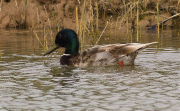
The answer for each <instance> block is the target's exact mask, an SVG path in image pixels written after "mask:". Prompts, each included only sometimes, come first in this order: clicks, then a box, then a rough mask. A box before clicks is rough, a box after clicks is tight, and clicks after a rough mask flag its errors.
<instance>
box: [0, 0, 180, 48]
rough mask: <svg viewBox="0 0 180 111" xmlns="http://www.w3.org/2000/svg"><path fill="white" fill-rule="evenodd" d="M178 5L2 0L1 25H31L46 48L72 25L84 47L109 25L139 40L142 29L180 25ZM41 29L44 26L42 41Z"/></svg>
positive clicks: (174, 1)
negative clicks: (39, 34) (58, 34)
mask: <svg viewBox="0 0 180 111" xmlns="http://www.w3.org/2000/svg"><path fill="white" fill-rule="evenodd" d="M179 5H180V0H170V1H167V0H75V1H71V0H63V1H62V0H46V1H44V0H32V1H28V0H11V1H9V2H5V1H3V0H1V7H2V10H1V14H2V15H1V21H0V22H1V28H9V27H14V28H28V29H29V30H30V32H31V33H32V39H33V40H35V38H36V39H37V40H38V41H39V43H40V44H41V45H42V47H43V48H44V50H46V49H47V48H48V46H49V45H50V44H51V43H52V42H53V41H54V38H55V35H56V33H57V32H58V31H59V30H61V29H63V28H71V29H73V30H75V31H76V33H77V34H78V36H79V41H80V46H81V47H80V50H81V51H82V50H83V49H82V46H83V45H84V41H85V40H88V41H90V43H91V45H97V44H98V42H99V40H100V39H101V36H102V35H103V33H105V32H106V28H109V30H110V35H111V33H113V34H114V35H116V36H117V35H120V32H121V31H122V30H125V31H126V32H127V34H126V36H127V37H128V38H131V41H132V34H131V33H132V32H133V33H134V32H135V33H136V37H134V38H136V40H137V42H139V41H140V40H139V39H140V37H141V31H142V29H147V30H148V29H149V27H150V28H152V27H153V26H154V28H153V29H155V28H157V31H158V34H159V33H160V32H159V30H160V28H161V29H162V30H163V29H164V28H174V27H179V26H180V25H179V23H180V17H179V12H180V9H179ZM9 8H10V9H9ZM173 15H176V16H173ZM169 17H170V19H169ZM163 20H167V21H165V22H166V24H165V22H161V21H163ZM39 29H43V35H44V36H43V40H44V41H43V43H42V42H41V41H40V37H39V36H38V33H37V32H38V31H39ZM155 30H156V29H155ZM85 35H86V36H85ZM119 37H120V36H119ZM127 42H129V41H127Z"/></svg>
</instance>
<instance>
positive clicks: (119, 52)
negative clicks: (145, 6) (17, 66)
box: [44, 29, 157, 67]
mask: <svg viewBox="0 0 180 111" xmlns="http://www.w3.org/2000/svg"><path fill="white" fill-rule="evenodd" d="M155 43H157V42H152V43H147V44H111V45H97V46H94V47H92V48H89V49H86V50H85V51H83V52H81V53H80V54H79V53H78V50H79V41H78V38H77V34H76V33H75V32H74V31H73V30H71V29H63V30H61V31H60V32H59V33H58V34H57V35H56V39H55V43H54V44H53V45H52V46H51V47H50V48H49V49H48V50H47V51H46V52H45V54H44V56H45V55H47V54H50V53H52V52H53V51H54V50H56V49H58V48H60V47H65V53H64V54H63V55H62V56H61V59H60V64H61V65H73V66H77V67H82V66H100V65H116V64H119V65H132V64H134V60H135V58H136V56H137V54H138V53H139V52H140V51H141V50H143V49H144V48H146V47H147V46H148V45H151V44H155Z"/></svg>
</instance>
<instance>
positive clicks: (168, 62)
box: [0, 29, 180, 111]
mask: <svg viewBox="0 0 180 111" xmlns="http://www.w3.org/2000/svg"><path fill="white" fill-rule="evenodd" d="M40 32H42V33H43V31H40ZM108 34H109V33H105V34H104V35H103V37H102V38H101V41H100V42H99V44H110V43H118V42H119V43H127V42H137V39H136V33H131V32H130V33H129V35H128V36H127V34H126V32H121V35H124V36H116V37H114V36H113V35H111V37H109V35H108ZM39 35H41V33H39ZM131 37H132V38H131ZM40 40H41V41H42V42H43V39H42V38H41V39H40ZM153 41H159V44H157V45H152V46H150V47H149V48H147V49H145V50H144V51H142V52H141V53H140V54H139V55H138V56H137V59H136V61H135V65H134V66H123V67H120V66H105V67H84V68H76V67H71V66H60V65H59V58H60V54H62V52H63V49H62V50H61V49H60V50H58V51H60V53H56V52H55V54H53V55H52V56H51V57H50V56H49V57H48V58H47V57H43V56H42V55H43V53H44V49H43V47H42V46H41V44H40V43H39V42H38V40H37V38H34V39H33V38H32V34H31V33H30V32H29V31H27V30H3V29H1V33H0V51H1V57H0V102H1V104H0V110H3V111H6V110H7V111H9V110H51V111H57V110H73V111H75V110H77V111H79V110H90V111H91V110H96V111H100V110H122V111H126V110H164V111H166V110H167V111H178V110H180V36H179V30H163V31H162V32H161V34H160V35H159V38H158V34H157V32H156V31H145V30H144V31H143V32H142V33H141V37H140V38H139V42H140V43H147V42H153ZM87 47H91V45H90V44H89V45H85V46H84V48H87Z"/></svg>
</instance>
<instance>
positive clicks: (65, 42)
mask: <svg viewBox="0 0 180 111" xmlns="http://www.w3.org/2000/svg"><path fill="white" fill-rule="evenodd" d="M60 47H65V54H71V55H77V54H78V50H79V41H78V38H77V34H76V32H75V31H73V30H71V29H63V30H61V31H59V32H58V34H57V35H56V39H55V43H54V44H53V45H52V46H51V47H50V48H49V49H48V50H47V51H46V52H45V53H44V56H45V55H47V54H50V53H52V52H53V51H55V50H56V49H58V48H60Z"/></svg>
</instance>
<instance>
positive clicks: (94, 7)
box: [32, 0, 180, 51]
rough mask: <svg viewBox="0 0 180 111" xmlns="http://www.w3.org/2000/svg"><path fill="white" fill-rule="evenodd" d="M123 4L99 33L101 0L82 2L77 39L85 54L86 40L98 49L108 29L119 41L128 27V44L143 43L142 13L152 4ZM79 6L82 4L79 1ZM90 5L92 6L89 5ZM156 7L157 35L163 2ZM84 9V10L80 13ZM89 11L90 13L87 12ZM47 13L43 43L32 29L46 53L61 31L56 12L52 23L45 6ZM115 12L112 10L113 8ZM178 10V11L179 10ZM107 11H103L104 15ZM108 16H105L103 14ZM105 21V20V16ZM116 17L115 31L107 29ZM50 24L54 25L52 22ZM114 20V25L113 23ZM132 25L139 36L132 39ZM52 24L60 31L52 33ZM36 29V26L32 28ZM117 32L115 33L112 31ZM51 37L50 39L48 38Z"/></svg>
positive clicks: (141, 0)
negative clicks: (97, 46)
mask: <svg viewBox="0 0 180 111" xmlns="http://www.w3.org/2000/svg"><path fill="white" fill-rule="evenodd" d="M107 2H110V0H107ZM122 2H123V4H122V7H121V10H119V12H117V13H118V15H117V16H114V15H113V16H110V19H109V18H108V17H106V18H105V19H104V20H107V22H106V23H104V25H103V27H104V28H103V29H102V32H101V33H100V35H99V33H98V32H100V31H99V26H100V23H101V21H100V19H101V14H100V13H101V12H102V11H101V10H100V9H99V8H100V6H99V1H98V0H94V2H93V0H90V1H87V0H84V1H81V3H82V5H76V7H75V17H74V18H75V21H76V23H75V24H76V32H77V34H78V38H79V41H80V51H82V50H83V46H84V44H85V43H84V41H85V40H86V39H88V40H89V41H90V42H91V43H92V45H97V44H98V43H99V41H100V40H101V38H102V35H103V34H104V33H105V31H106V29H107V28H109V30H110V35H111V33H112V32H113V33H114V34H115V35H116V36H117V37H119V36H118V35H119V33H120V32H121V28H122V27H123V26H126V28H127V29H126V32H127V37H129V38H126V39H127V42H129V40H130V41H131V42H132V40H133V38H135V39H136V40H137V42H141V35H142V29H143V24H142V23H141V21H140V19H142V15H141V14H142V13H144V12H143V11H146V10H148V9H147V5H148V3H149V2H150V0H133V1H129V2H127V1H125V0H122ZM79 3H80V1H79ZM87 3H90V4H88V5H87ZM154 3H156V7H157V9H153V11H155V13H157V14H155V15H156V17H157V24H158V34H159V28H160V27H159V17H160V14H159V13H160V10H159V5H160V3H161V2H160V1H154ZM179 3H180V0H179V1H178V6H179ZM80 8H81V9H80ZM87 9H88V10H87ZM38 10H39V8H37V20H39V13H38V12H39V11H38ZM44 10H45V13H46V14H47V16H48V24H49V25H48V28H47V27H44V28H43V33H44V38H43V39H44V41H43V43H42V42H41V41H40V38H39V36H38V34H37V33H36V29H33V35H34V36H35V37H36V38H37V40H38V41H39V42H40V44H41V45H42V47H43V48H44V50H46V49H47V48H48V43H50V42H51V43H52V41H53V40H54V37H55V36H54V35H55V34H56V33H57V30H58V31H59V29H60V28H59V25H58V21H57V20H56V17H55V15H54V12H53V11H51V12H50V13H52V17H53V20H52V19H50V18H49V14H48V12H47V9H46V6H45V5H44ZM79 10H81V12H80V11H79ZM112 10H113V7H112ZM177 10H178V8H177ZM105 12H106V11H104V13H105ZM104 15H105V14H104ZM104 17H105V16H104ZM112 17H114V20H115V22H114V21H113V22H114V23H115V28H114V29H113V28H112V27H111V25H110V27H108V25H109V24H110V22H111V21H112V20H111V18H112ZM50 20H51V21H50ZM110 20H111V21H110ZM130 23H131V24H132V27H133V26H135V28H136V35H135V36H134V37H133V36H132V33H131V34H129V33H130V31H129V28H130V25H129V24H130ZM53 24H57V26H58V29H53V28H52V27H53ZM32 26H34V25H32ZM101 27H102V25H101ZM111 30H114V31H111ZM47 35H50V36H47Z"/></svg>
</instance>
